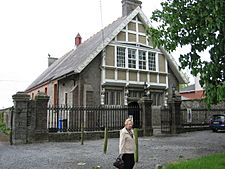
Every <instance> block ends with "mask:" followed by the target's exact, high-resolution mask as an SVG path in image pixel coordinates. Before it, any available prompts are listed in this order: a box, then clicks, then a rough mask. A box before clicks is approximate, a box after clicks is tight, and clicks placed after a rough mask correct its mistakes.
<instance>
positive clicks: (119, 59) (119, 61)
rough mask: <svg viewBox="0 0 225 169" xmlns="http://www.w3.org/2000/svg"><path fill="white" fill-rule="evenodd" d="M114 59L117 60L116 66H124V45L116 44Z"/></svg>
mask: <svg viewBox="0 0 225 169" xmlns="http://www.w3.org/2000/svg"><path fill="white" fill-rule="evenodd" d="M121 49H123V50H124V52H123V53H122V50H121ZM116 56H117V57H116V60H117V62H116V63H117V67H122V68H125V67H126V48H125V47H120V46H117V52H116Z"/></svg>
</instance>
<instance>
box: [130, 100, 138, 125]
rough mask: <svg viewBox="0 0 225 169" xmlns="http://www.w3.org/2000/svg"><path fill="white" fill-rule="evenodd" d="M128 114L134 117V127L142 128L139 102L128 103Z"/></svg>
mask: <svg viewBox="0 0 225 169" xmlns="http://www.w3.org/2000/svg"><path fill="white" fill-rule="evenodd" d="M128 116H132V117H133V121H134V125H133V128H140V127H141V121H140V108H139V104H138V103H137V102H131V103H129V104H128Z"/></svg>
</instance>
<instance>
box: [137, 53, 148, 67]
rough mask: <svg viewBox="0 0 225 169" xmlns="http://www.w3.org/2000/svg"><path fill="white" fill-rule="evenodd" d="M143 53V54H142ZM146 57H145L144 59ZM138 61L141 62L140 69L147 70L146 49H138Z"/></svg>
mask: <svg viewBox="0 0 225 169" xmlns="http://www.w3.org/2000/svg"><path fill="white" fill-rule="evenodd" d="M141 53H142V55H140V54H141ZM144 57H145V59H144ZM138 63H139V67H138V68H139V69H140V70H146V67H147V66H146V64H147V56H146V51H144V50H138Z"/></svg>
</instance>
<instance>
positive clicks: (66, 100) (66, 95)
mask: <svg viewBox="0 0 225 169" xmlns="http://www.w3.org/2000/svg"><path fill="white" fill-rule="evenodd" d="M67 104H68V94H67V93H65V105H66V106H67Z"/></svg>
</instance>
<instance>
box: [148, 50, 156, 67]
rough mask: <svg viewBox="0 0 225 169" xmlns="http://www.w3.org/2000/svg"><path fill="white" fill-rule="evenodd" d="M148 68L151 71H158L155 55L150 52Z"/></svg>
mask: <svg viewBox="0 0 225 169" xmlns="http://www.w3.org/2000/svg"><path fill="white" fill-rule="evenodd" d="M148 68H149V70H152V71H156V61H155V53H153V52H148Z"/></svg>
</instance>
